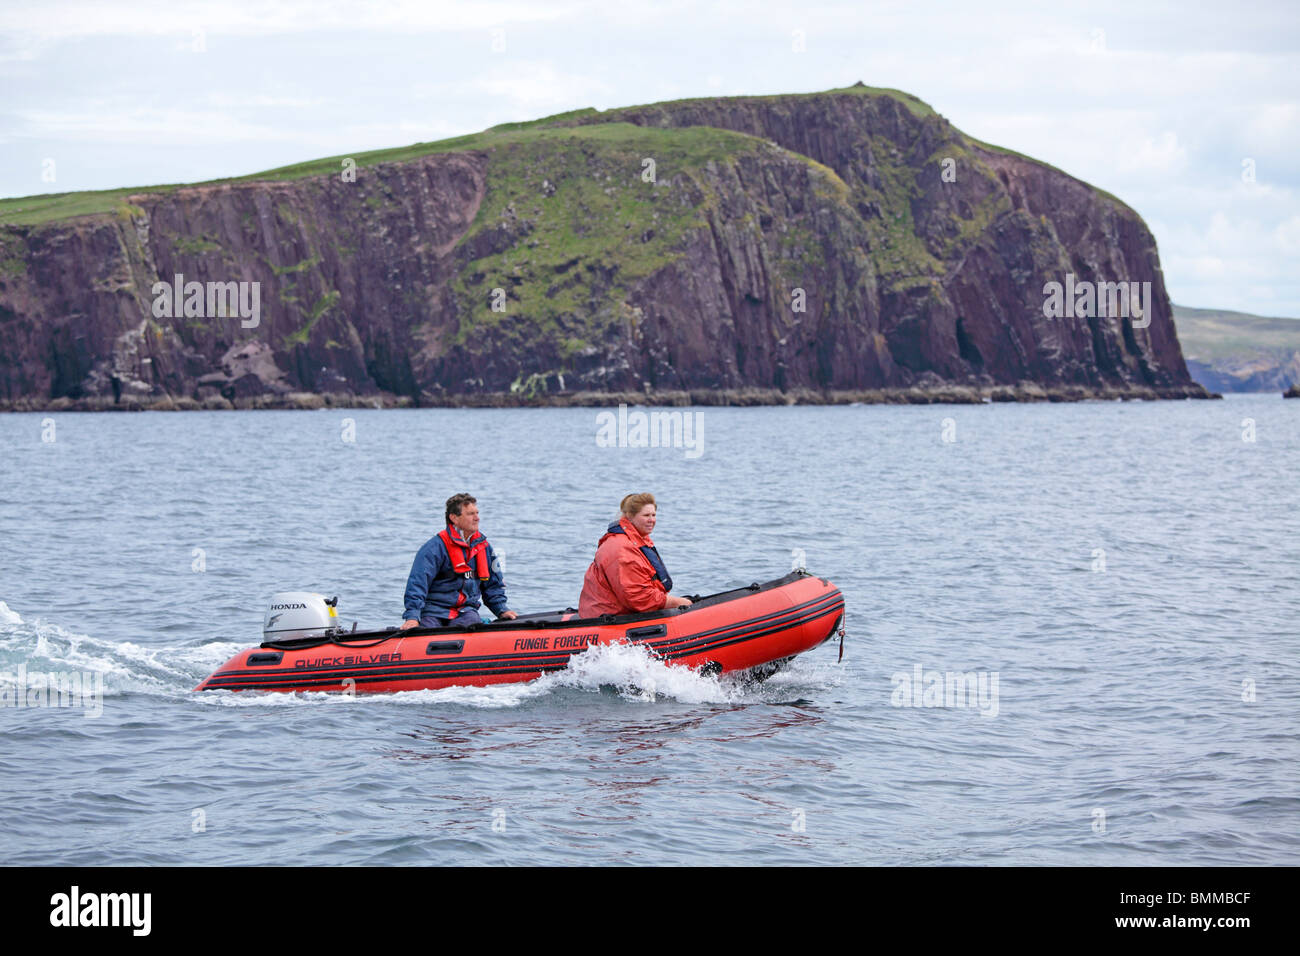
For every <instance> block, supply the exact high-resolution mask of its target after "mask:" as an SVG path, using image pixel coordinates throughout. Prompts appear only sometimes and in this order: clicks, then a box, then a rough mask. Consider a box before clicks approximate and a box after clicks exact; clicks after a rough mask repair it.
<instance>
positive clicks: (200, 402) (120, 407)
mask: <svg viewBox="0 0 1300 956" xmlns="http://www.w3.org/2000/svg"><path fill="white" fill-rule="evenodd" d="M1298 390H1300V387H1298V389H1292V392H1293V393H1297V392H1298ZM1222 397H1223V396H1222V395H1218V394H1215V393H1212V392H1207V391H1206V390H1205V389H1203V388H1202V387H1201V386H1199V385H1195V384H1193V385H1186V386H1181V385H1175V386H1169V387H1164V388H1150V387H1147V386H1129V387H1123V388H1115V387H1104V388H1087V387H1084V386H1079V385H1064V386H1057V385H1049V386H1043V385H1040V384H1038V383H1037V382H1020V383H1018V384H1016V385H998V386H977V385H951V384H945V385H941V386H938V387H934V388H915V387H913V388H879V389H860V390H859V389H854V390H831V391H818V390H816V389H790V390H788V391H784V392H783V391H779V390H777V389H770V388H737V389H693V390H690V391H687V390H670V391H653V390H651V391H643V392H595V391H590V392H586V391H572V392H563V393H558V394H557V393H552V394H544V395H535V396H532V397H527V396H523V395H521V394H519V393H518V392H515V393H510V392H477V393H471V394H461V395H448V394H438V395H434V394H431V393H429V392H421V393H420V399H419V401H418V402H416V401H414V400H413V399H412V398H411V397H410V396H407V395H393V394H390V393H387V392H384V393H380V394H379V395H356V394H353V393H351V392H335V393H326V394H317V393H315V392H282V393H273V392H263V393H261V394H257V395H249V396H238V395H237V396H236V397H235V398H234V399H233V400H231V399H227V398H225V397H224V396H222V395H219V394H217V395H208V396H206V397H205V398H202V399H194V398H170V397H167V396H163V397H160V398H146V399H137V398H123V399H122V401H120V402H117V403H115V402H114V401H113V399H112V398H111V397H104V396H94V397H86V398H78V399H73V398H67V397H63V398H56V399H37V398H20V399H15V400H11V401H3V400H0V411H7V412H44V411H76V412H97V411H186V410H200V409H201V410H227V409H321V408H412V407H428V408H522V407H539V406H540V407H552V408H610V407H617V406H618V405H620V404H626V405H637V406H641V407H661V408H662V407H669V408H673V407H676V408H684V407H687V406H697V407H698V406H704V407H731V408H737V407H740V408H744V407H759V406H770V405H980V404H989V403H994V402H998V403H1001V402H1030V403H1032V402H1087V401H1103V402H1119V401H1125V402H1133V401H1139V402H1143V401H1157V400H1161V399H1165V400H1168V399H1180V398H1181V399H1213V398H1222ZM1288 397H1291V398H1295V397H1300V393H1298V394H1289V395H1288Z"/></svg>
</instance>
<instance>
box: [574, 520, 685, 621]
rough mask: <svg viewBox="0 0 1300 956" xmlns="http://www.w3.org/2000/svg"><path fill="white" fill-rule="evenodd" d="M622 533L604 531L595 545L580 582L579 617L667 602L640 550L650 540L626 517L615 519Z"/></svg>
mask: <svg viewBox="0 0 1300 956" xmlns="http://www.w3.org/2000/svg"><path fill="white" fill-rule="evenodd" d="M618 523H619V524H620V525H621V526H622V528H623V530H624V531H625V532H627V533H626V534H614V533H611V532H608V531H607V532H605V534H604V535H603V536H602V537H601V539H600V543H599V544H597V545H596V558H595V560H594V561H592V562H591V567H589V568H587V576H586V577H585V578H584V579H583V582H582V597H581V598H579V599H578V613H579V614H580V615H581V616H582V617H599V616H600V615H602V614H631V613H633V612H635V611H657V610H659V609H660V608H661V607H663V606H664V605H666V604H667V603H668V592H667V591H666V590H664V586H663V585H662V584H660V583H659V581H658V579H657V578H655V576H654V575H655V569H654V568H653V567H652V566H651V565H650V561H649V560H648V559H647V558H646V556H645V555H644V554H642V553H641V548H642V547H643V546H647V545H648V546H649V547H652V548H653V547H654V542H653V541H651V540H650V539H649V538H647V537H645V536H644V535H642V534H641V532H640V531H637V530H636V526H635V525H633V524H632V522H630V521H628V520H627V519H626V518H620V519H619V522H618Z"/></svg>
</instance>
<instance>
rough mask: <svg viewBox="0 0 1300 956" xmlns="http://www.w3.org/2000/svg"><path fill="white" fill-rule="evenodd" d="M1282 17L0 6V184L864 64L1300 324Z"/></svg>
mask: <svg viewBox="0 0 1300 956" xmlns="http://www.w3.org/2000/svg"><path fill="white" fill-rule="evenodd" d="M1297 11H1300V4H1298V3H1296V2H1295V0H1291V2H1277V3H1257V4H1255V3H1240V2H1239V3H1230V4H1229V3H1222V2H1217V3H1167V4H1166V3H1148V2H1143V0H1130V2H1116V3H1111V2H1095V3H1087V4H1045V3H1038V2H1035V3H1023V4H1020V3H1001V4H999V3H992V4H989V5H986V4H983V3H977V2H970V0H967V2H964V3H944V2H931V3H917V4H911V3H883V4H882V3H862V2H848V3H816V2H804V3H775V2H755V3H713V4H692V3H673V2H669V3H638V2H626V0H624V2H621V3H610V2H603V3H588V2H580V0H574V2H553V3H552V2H536V3H527V2H505V3H494V2H479V3H446V4H443V3H433V2H429V3H420V2H382V0H381V2H374V3H351V2H329V3H311V2H283V3H274V2H267V0H264V2H252V3H243V2H224V3H202V2H185V0H161V2H145V0H140V2H130V3H113V2H60V0H41V2H34V3H28V2H21V0H20V2H15V0H0V89H2V90H3V96H0V196H23V195H30V194H32V193H39V192H65V191H70V190H79V189H103V188H109V187H117V186H134V185H152V184H156V183H171V182H193V181H197V180H204V179H214V178H218V177H223V176H232V175H240V174H244V173H251V172H257V171H259V170H263V169H269V168H272V167H275V166H281V165H285V164H288V163H292V162H296V161H299V160H304V159H311V158H315V157H320V156H330V155H337V154H348V153H352V152H361V151H363V150H367V149H377V148H381V147H386V146H400V145H404V144H407V143H412V142H417V141H422V140H433V139H442V138H444V137H448V136H455V135H458V134H461V133H469V132H475V131H478V130H481V129H484V128H486V127H488V126H492V125H494V124H496V123H501V122H506V121H510V120H521V119H533V118H536V117H539V116H544V115H547V114H549V113H556V112H560V111H563V110H569V109H575V108H578V107H583V106H595V107H597V108H600V109H605V108H609V107H616V106H628V105H633V104H637V103H648V102H655V101H657V100H664V99H675V98H678V97H690V96H710V95H724V96H728V95H741V94H770V93H801V92H812V91H816V90H824V89H831V88H833V87H839V86H847V85H849V84H851V83H854V82H856V81H858V80H862V81H863V82H864V83H866V84H867V85H869V86H888V87H895V88H898V89H902V90H906V91H908V92H910V93H913V94H915V95H917V96H919V97H920V98H921V99H923V100H925V101H926V102H928V103H929V104H930V105H932V106H933V107H934V108H935V109H936V110H938V111H939V112H940V113H942V114H943V115H944V116H946V117H947V118H948V119H949V120H951V121H952V122H953V124H954V125H956V126H957V127H958V128H959V129H962V130H964V131H965V132H967V133H969V134H971V135H972V136H975V137H977V138H979V139H983V140H987V141H989V142H993V143H997V144H999V145H1002V146H1007V147H1010V148H1011V149H1015V150H1018V151H1020V152H1023V153H1026V154H1028V155H1030V156H1034V157H1036V158H1039V159H1043V160H1045V161H1047V162H1049V163H1051V164H1052V165H1054V166H1058V167H1060V168H1061V169H1064V170H1065V171H1066V172H1069V173H1071V174H1072V175H1075V176H1078V177H1079V178H1081V179H1084V180H1086V181H1088V182H1091V183H1093V184H1095V185H1097V186H1100V187H1101V188H1103V189H1106V190H1108V191H1110V192H1112V193H1114V194H1116V195H1117V196H1119V197H1120V198H1121V199H1123V200H1124V201H1125V202H1127V203H1128V204H1129V205H1131V206H1132V207H1134V208H1135V209H1136V210H1137V211H1138V212H1139V213H1140V214H1141V215H1142V216H1143V217H1144V218H1145V219H1146V221H1147V223H1148V225H1149V226H1150V227H1151V229H1152V231H1153V232H1154V233H1155V236H1156V240H1157V242H1158V243H1159V247H1160V258H1161V262H1162V264H1163V266H1164V270H1165V279H1166V284H1167V285H1168V288H1169V291H1170V294H1171V295H1172V296H1173V299H1174V301H1175V302H1178V303H1180V304H1182V305H1193V306H1201V307H1206V308H1226V309H1236V310H1240V311H1246V312H1255V313H1259V314H1263V315H1289V316H1300V276H1298V275H1297V268H1296V267H1297V263H1298V262H1300V173H1298V171H1297V166H1298V164H1297V157H1298V156H1300V95H1298V93H1300V56H1298V55H1297V53H1298V52H1300V13H1298V12H1297ZM800 38H802V42H803V47H804V49H803V51H802V52H800V51H797V50H796V49H795V48H796V46H798V45H799V44H798V42H797V41H798V40H799V39H800ZM51 161H52V163H51ZM1252 172H1253V181H1250V179H1251V176H1250V174H1251V173H1252ZM51 174H53V177H54V181H53V182H49V181H47V180H46V179H45V178H43V177H48V176H49V175H51Z"/></svg>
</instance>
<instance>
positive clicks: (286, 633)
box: [262, 591, 343, 642]
mask: <svg viewBox="0 0 1300 956" xmlns="http://www.w3.org/2000/svg"><path fill="white" fill-rule="evenodd" d="M338 603H339V599H338V597H332V598H328V599H327V598H326V597H325V595H323V594H316V593H314V592H312V591H280V592H279V593H277V594H273V595H271V603H270V605H268V606H267V609H266V620H265V621H264V622H263V623H262V640H263V641H264V642H270V641H291V640H297V639H298V638H302V637H321V638H325V637H331V636H333V635H335V634H341V633H342V632H343V629H342V628H341V627H339V626H338V622H339V619H338V613H337V611H336V610H335V609H336V608H337V607H338Z"/></svg>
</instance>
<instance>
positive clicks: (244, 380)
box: [194, 339, 293, 407]
mask: <svg viewBox="0 0 1300 956" xmlns="http://www.w3.org/2000/svg"><path fill="white" fill-rule="evenodd" d="M291 391H293V387H292V386H291V385H290V384H289V382H288V381H287V379H286V378H285V374H284V370H283V369H281V368H280V366H278V365H276V364H275V355H274V353H273V352H272V350H271V346H270V345H269V344H267V343H266V342H263V341H261V340H260V339H254V340H252V341H248V342H241V343H239V344H238V345H233V346H231V347H230V348H229V349H227V350H226V354H225V355H223V356H221V370H220V371H218V372H209V373H208V374H207V375H202V376H200V377H199V380H198V382H197V383H196V385H195V389H194V399H195V401H198V402H206V401H208V400H209V399H212V398H214V397H220V398H222V399H225V401H226V402H229V403H235V402H238V401H239V400H240V399H248V398H254V397H256V396H259V395H288V394H289V393H290V392H291ZM205 407H206V406H205Z"/></svg>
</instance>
